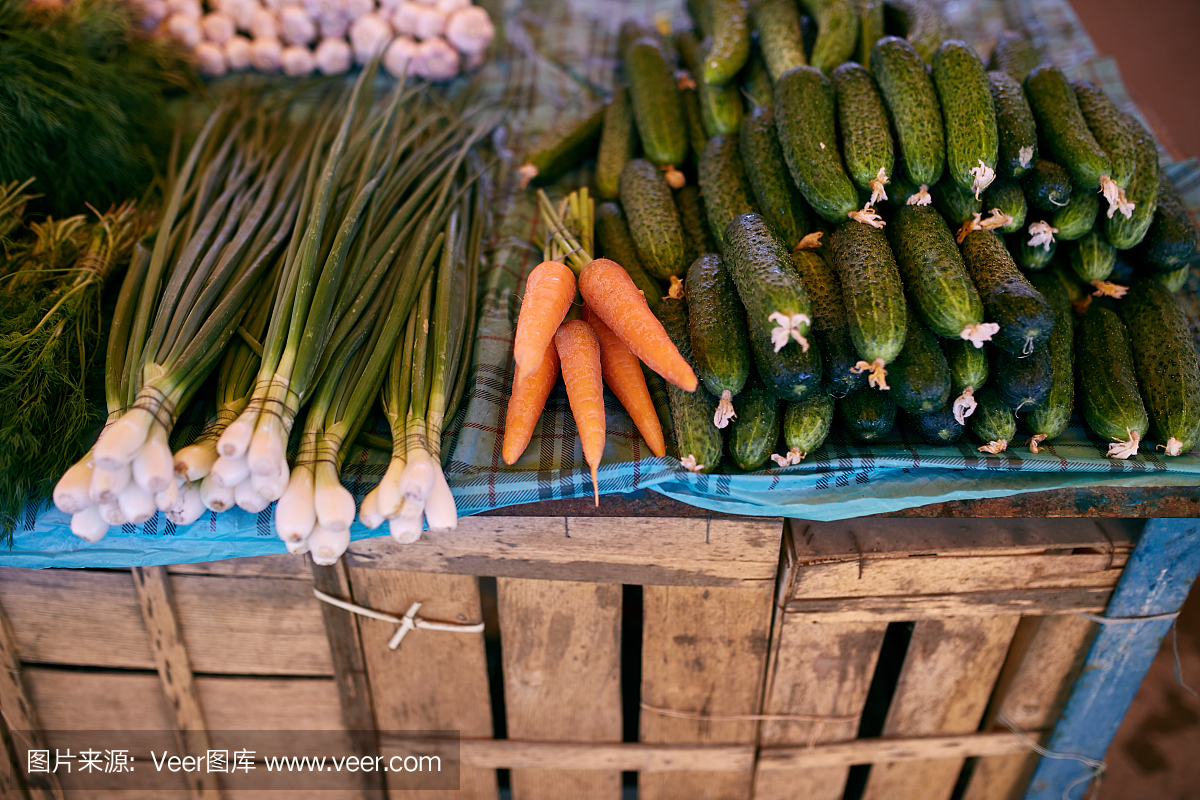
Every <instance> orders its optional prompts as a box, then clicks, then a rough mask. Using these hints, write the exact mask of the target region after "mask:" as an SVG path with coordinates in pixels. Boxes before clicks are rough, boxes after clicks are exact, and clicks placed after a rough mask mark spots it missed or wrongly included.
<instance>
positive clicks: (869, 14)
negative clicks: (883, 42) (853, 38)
mask: <svg viewBox="0 0 1200 800" xmlns="http://www.w3.org/2000/svg"><path fill="white" fill-rule="evenodd" d="M855 5H856V6H858V53H857V56H858V63H860V64H863V65H866V64H869V63H870V62H871V48H872V47H874V46H875V43H876V42H878V41H879V40H880V39H882V38H883V37H884V15H883V0H855Z"/></svg>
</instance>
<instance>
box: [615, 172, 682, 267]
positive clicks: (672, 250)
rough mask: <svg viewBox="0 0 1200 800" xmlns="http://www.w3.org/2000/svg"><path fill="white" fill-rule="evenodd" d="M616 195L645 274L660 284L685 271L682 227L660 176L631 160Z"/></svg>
mask: <svg viewBox="0 0 1200 800" xmlns="http://www.w3.org/2000/svg"><path fill="white" fill-rule="evenodd" d="M620 195H621V207H622V208H623V209H624V210H625V215H626V217H627V218H628V220H629V233H630V235H631V236H632V237H633V241H634V243H635V244H636V245H637V251H638V255H639V256H640V257H641V260H642V264H643V265H644V266H645V267H646V270H647V271H648V272H649V273H650V274H651V275H653V276H654V277H656V278H659V279H660V280H665V279H666V278H669V277H670V276H671V275H678V274H680V273H681V272H682V271H683V270H684V269H685V267H686V265H685V264H684V263H683V226H682V225H681V224H680V222H679V212H678V211H677V210H676V208H675V199H674V198H673V197H672V196H671V187H670V186H668V185H667V179H666V178H665V177H663V174H662V172H661V171H660V170H659V169H658V168H657V167H656V166H654V165H653V164H651V163H650V162H649V161H646V160H645V159H641V158H635V159H633V160H632V161H630V162H629V163H628V164H626V165H625V168H624V169H622V170H621V186H620Z"/></svg>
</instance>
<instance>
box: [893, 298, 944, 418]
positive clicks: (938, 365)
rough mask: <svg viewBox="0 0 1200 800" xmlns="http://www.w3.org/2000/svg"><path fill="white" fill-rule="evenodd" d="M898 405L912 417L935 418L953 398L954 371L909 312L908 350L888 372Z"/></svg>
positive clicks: (934, 342)
mask: <svg viewBox="0 0 1200 800" xmlns="http://www.w3.org/2000/svg"><path fill="white" fill-rule="evenodd" d="M888 383H889V385H890V386H891V392H890V393H891V395H892V399H893V400H895V401H896V405H897V406H899V407H900V408H902V409H904V410H905V411H907V412H908V413H910V414H931V413H933V412H934V411H937V410H938V409H940V408H942V407H943V406H944V405H946V401H947V400H948V399H949V398H950V367H949V366H947V364H946V356H945V355H943V354H942V349H941V348H940V347H938V343H937V338H936V337H935V336H934V335H933V334H932V333H930V332H929V331H928V330H927V329H926V328H925V326H924V325H922V324H921V322H920V320H918V319H917V318H916V315H915V314H913V313H912V309H909V316H908V333H907V335H906V336H905V339H904V349H902V350H901V351H900V355H898V356H897V357H896V360H895V361H893V362H892V364H891V366H890V367H889V369H888Z"/></svg>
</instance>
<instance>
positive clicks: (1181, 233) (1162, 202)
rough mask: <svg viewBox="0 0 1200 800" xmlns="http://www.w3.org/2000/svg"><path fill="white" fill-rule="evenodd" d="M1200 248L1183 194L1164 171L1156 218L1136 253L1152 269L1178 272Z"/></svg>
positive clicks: (1193, 257) (1155, 212)
mask: <svg viewBox="0 0 1200 800" xmlns="http://www.w3.org/2000/svg"><path fill="white" fill-rule="evenodd" d="M1135 211H1136V209H1135ZM1198 251H1200V240H1198V238H1197V234H1196V226H1195V225H1193V224H1192V218H1191V216H1190V215H1189V214H1188V210H1187V206H1186V205H1184V202H1183V197H1182V196H1181V195H1180V194H1179V190H1178V189H1176V188H1175V184H1174V183H1172V182H1171V179H1170V178H1169V177H1167V174H1166V172H1160V173H1159V176H1158V207H1157V208H1155V209H1154V219H1153V220H1152V221H1151V222H1150V228H1149V230H1147V231H1146V235H1145V237H1144V238H1143V239H1142V241H1141V244H1139V245H1138V247H1137V249H1136V250H1135V251H1134V254H1135V256H1136V257H1137V259H1138V261H1140V262H1142V263H1143V264H1144V265H1145V266H1147V267H1149V268H1151V269H1155V270H1158V271H1159V272H1174V271H1175V270H1177V269H1179V268H1180V267H1182V266H1183V265H1185V264H1189V263H1191V262H1192V261H1194V260H1195V259H1196V256H1197V255H1198V254H1200V252H1198Z"/></svg>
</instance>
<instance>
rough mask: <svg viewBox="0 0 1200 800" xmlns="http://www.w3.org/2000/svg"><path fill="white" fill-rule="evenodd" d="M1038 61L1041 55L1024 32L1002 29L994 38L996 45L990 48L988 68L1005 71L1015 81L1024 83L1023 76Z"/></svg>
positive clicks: (1027, 73)
mask: <svg viewBox="0 0 1200 800" xmlns="http://www.w3.org/2000/svg"><path fill="white" fill-rule="evenodd" d="M1040 63H1042V58H1041V56H1039V55H1038V52H1037V49H1036V48H1034V46H1033V43H1032V42H1030V41H1029V39H1028V38H1026V37H1025V35H1024V34H1022V33H1017V32H1016V31H1004V32H1003V33H1001V34H1000V36H999V37H998V38H997V39H996V46H995V47H993V48H992V55H991V57H990V58H989V59H988V69H989V70H997V71H1000V72H1005V73H1007V74H1008V75H1011V76H1012V78H1013V79H1014V80H1015V81H1017V83H1024V82H1025V78H1026V77H1027V76H1028V75H1029V73H1030V72H1032V71H1033V68H1034V67H1036V66H1037V65H1038V64H1040Z"/></svg>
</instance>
